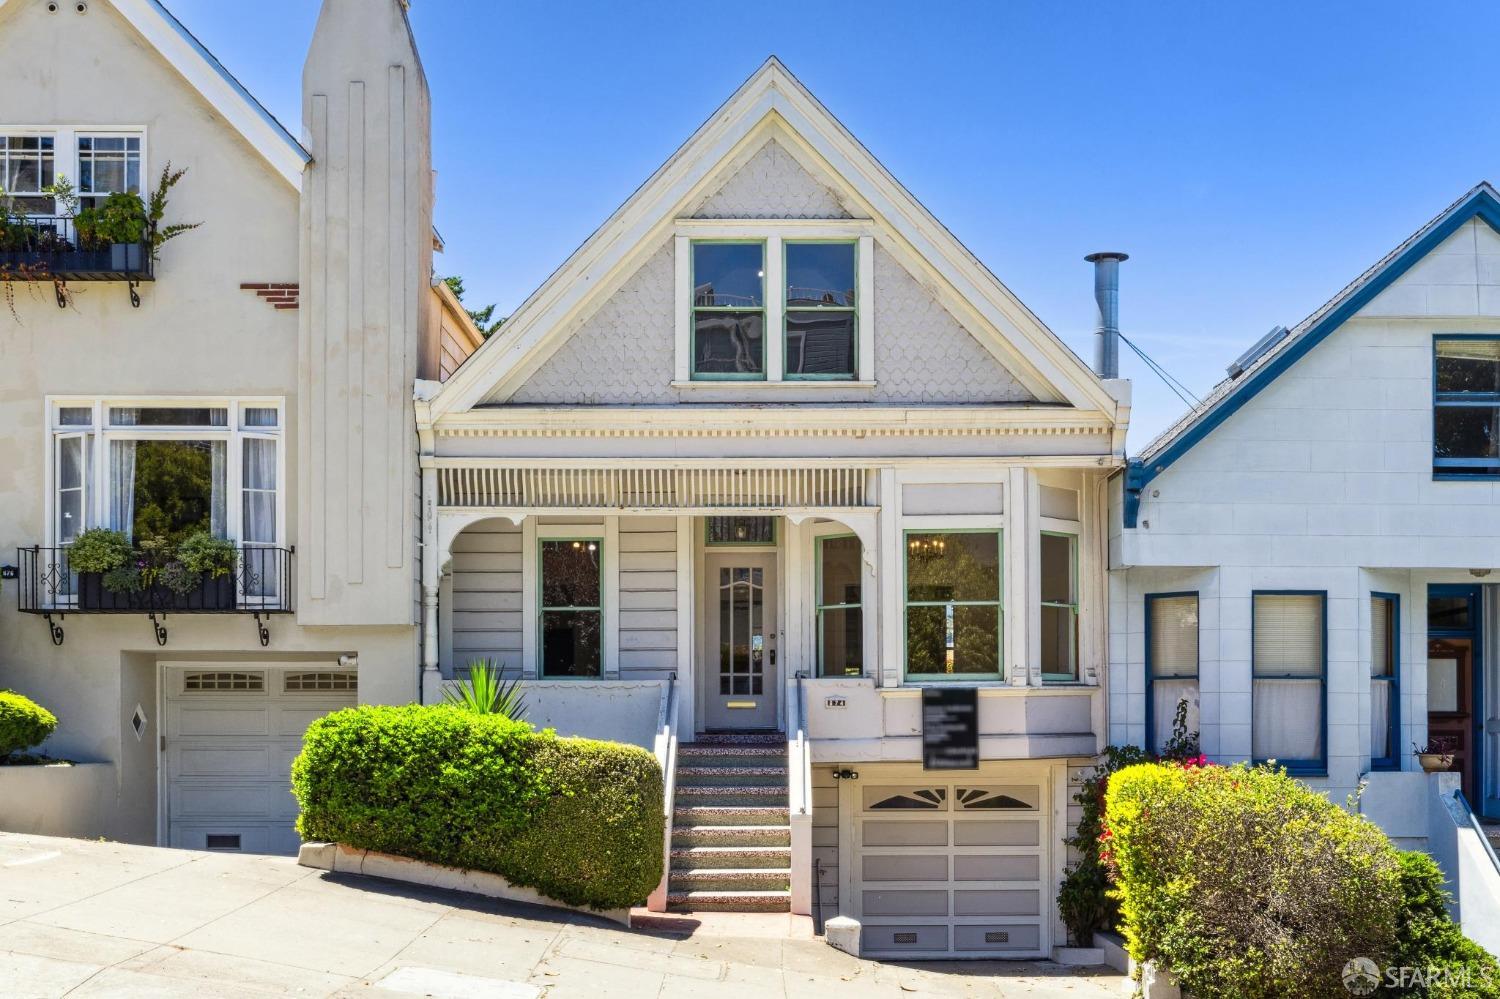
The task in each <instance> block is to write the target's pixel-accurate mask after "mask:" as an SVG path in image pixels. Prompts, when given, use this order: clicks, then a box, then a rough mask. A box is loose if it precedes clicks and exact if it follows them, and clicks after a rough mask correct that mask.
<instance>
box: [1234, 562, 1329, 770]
mask: <svg viewBox="0 0 1500 999" xmlns="http://www.w3.org/2000/svg"><path fill="white" fill-rule="evenodd" d="M1251 633H1252V638H1251V677H1252V679H1251V684H1250V700H1251V705H1250V713H1251V724H1250V744H1251V755H1252V757H1253V758H1254V759H1255V760H1256V761H1258V762H1260V761H1265V760H1269V759H1274V760H1276V761H1277V762H1278V763H1280V764H1282V765H1284V766H1285V767H1286V768H1287V770H1288V771H1291V772H1293V773H1304V774H1310V773H1323V772H1324V771H1326V769H1327V760H1328V744H1327V729H1328V659H1327V650H1328V594H1327V592H1326V591H1300V590H1293V591H1264V592H1257V593H1253V594H1252V595H1251ZM1305 697H1311V698H1313V700H1312V701H1311V702H1308V701H1305V700H1304V698H1305Z"/></svg>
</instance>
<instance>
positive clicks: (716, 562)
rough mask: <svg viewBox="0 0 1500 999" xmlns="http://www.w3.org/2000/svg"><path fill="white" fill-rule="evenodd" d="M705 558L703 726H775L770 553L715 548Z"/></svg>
mask: <svg viewBox="0 0 1500 999" xmlns="http://www.w3.org/2000/svg"><path fill="white" fill-rule="evenodd" d="M706 562H707V564H706V565H705V570H706V571H705V574H704V575H705V582H706V583H707V584H708V586H707V587H706V590H707V592H706V593H705V594H704V606H703V612H704V617H705V619H706V620H705V625H706V627H705V628H704V638H705V648H704V659H705V662H704V667H705V668H704V670H703V673H704V674H707V676H706V677H705V679H707V680H708V682H707V683H706V684H705V685H704V687H705V699H706V700H707V702H708V703H707V704H706V705H705V708H706V712H705V727H706V728H710V729H720V730H735V729H748V728H775V727H776V684H777V677H778V670H777V669H776V644H777V642H776V639H777V635H776V589H775V574H776V561H775V555H773V554H770V553H765V554H753V555H743V554H742V555H736V554H734V553H732V552H725V553H723V554H717V553H715V554H711V555H710V556H709V557H708V558H707V560H706ZM700 675H703V674H700Z"/></svg>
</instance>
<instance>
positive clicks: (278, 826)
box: [164, 666, 358, 854]
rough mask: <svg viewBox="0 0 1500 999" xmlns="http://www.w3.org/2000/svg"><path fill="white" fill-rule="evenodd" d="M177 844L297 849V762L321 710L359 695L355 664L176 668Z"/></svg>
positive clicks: (169, 757) (173, 834)
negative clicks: (293, 773)
mask: <svg viewBox="0 0 1500 999" xmlns="http://www.w3.org/2000/svg"><path fill="white" fill-rule="evenodd" d="M164 682H165V683H166V687H167V724H166V737H167V745H166V753H165V761H164V770H165V776H166V800H167V845H169V846H175V847H181V848H185V849H189V850H237V851H241V852H244V853H282V854H291V853H296V852H297V844H298V838H297V831H296V829H295V828H294V823H295V822H296V819H297V802H296V799H294V798H293V797H292V793H291V768H292V760H293V758H295V757H296V755H297V754H298V753H299V752H300V751H301V749H302V733H303V732H304V731H306V729H307V726H308V725H309V724H310V723H311V722H312V721H313V720H314V719H316V718H319V717H321V716H323V715H326V714H327V713H328V712H330V711H337V710H338V709H339V708H346V707H351V706H352V705H353V704H354V703H355V702H356V700H357V699H358V692H357V678H356V676H355V674H354V673H353V672H352V671H349V670H332V669H326V668H322V669H320V668H316V667H307V668H292V669H282V668H264V669H253V668H247V667H243V666H224V667H214V668H194V669H168V670H167V671H166V676H165V681H164Z"/></svg>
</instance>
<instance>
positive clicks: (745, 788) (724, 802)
mask: <svg viewBox="0 0 1500 999" xmlns="http://www.w3.org/2000/svg"><path fill="white" fill-rule="evenodd" d="M677 804H678V805H679V806H683V805H686V806H688V807H693V808H696V807H700V806H701V807H725V808H760V807H764V806H774V807H778V808H779V807H783V806H785V805H786V804H787V788H786V785H785V784H782V785H781V786H780V787H777V786H776V785H774V784H730V785H726V786H722V787H719V786H714V785H689V786H687V787H683V786H682V785H680V784H679V785H678V786H677Z"/></svg>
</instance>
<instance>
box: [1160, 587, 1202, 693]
mask: <svg viewBox="0 0 1500 999" xmlns="http://www.w3.org/2000/svg"><path fill="white" fill-rule="evenodd" d="M1189 606H1191V608H1192V609H1191V612H1187V608H1188V607H1189ZM1189 613H1190V616H1191V624H1189V620H1188V615H1189ZM1201 628H1202V622H1201V621H1200V620H1199V618H1198V594H1196V593H1183V594H1170V593H1163V594H1148V595H1147V596H1146V634H1147V645H1148V646H1149V652H1148V655H1147V662H1146V675H1147V677H1148V678H1150V679H1153V680H1186V679H1197V677H1198V666H1199V643H1200V629H1201Z"/></svg>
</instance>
